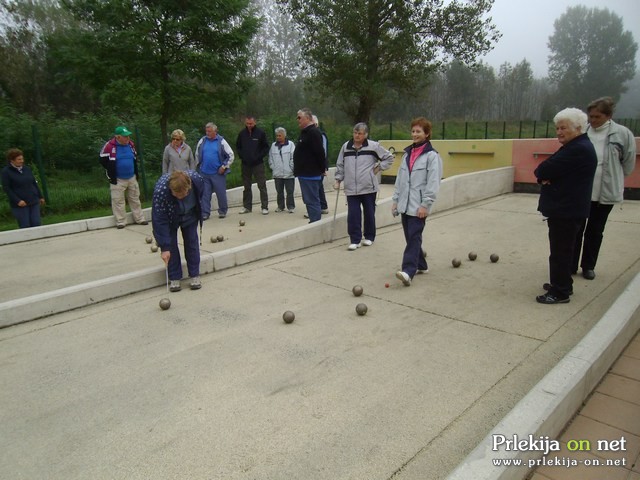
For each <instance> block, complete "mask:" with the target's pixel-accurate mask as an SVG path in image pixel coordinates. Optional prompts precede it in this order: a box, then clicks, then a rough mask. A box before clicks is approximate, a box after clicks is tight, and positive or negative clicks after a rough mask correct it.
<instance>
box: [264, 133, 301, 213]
mask: <svg viewBox="0 0 640 480" xmlns="http://www.w3.org/2000/svg"><path fill="white" fill-rule="evenodd" d="M275 133H276V141H275V142H273V144H272V145H271V149H270V150H269V167H271V176H272V177H273V183H274V185H275V187H276V194H277V195H276V201H277V203H278V208H277V209H276V212H284V207H285V199H284V192H285V190H286V192H287V210H288V211H289V213H293V212H294V210H295V208H296V203H295V200H294V199H293V190H294V188H295V185H296V179H295V177H294V176H293V152H294V151H295V149H296V146H295V145H294V144H293V142H290V141H289V140H288V139H287V131H286V130H285V129H284V128H282V127H278V128H276V130H275Z"/></svg>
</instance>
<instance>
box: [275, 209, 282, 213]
mask: <svg viewBox="0 0 640 480" xmlns="http://www.w3.org/2000/svg"><path fill="white" fill-rule="evenodd" d="M280 212H284V208H276V213H280Z"/></svg>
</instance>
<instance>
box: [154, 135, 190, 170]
mask: <svg viewBox="0 0 640 480" xmlns="http://www.w3.org/2000/svg"><path fill="white" fill-rule="evenodd" d="M186 139H187V137H186V136H185V134H184V132H183V131H182V130H180V129H177V130H174V131H173V132H171V143H169V144H168V145H167V146H166V147H165V148H164V153H163V154H162V173H163V174H165V173H173V172H175V171H177V170H180V171H183V172H184V171H186V170H195V169H196V160H195V158H194V156H193V151H192V150H191V147H190V146H189V145H187V144H186V143H185V140H186Z"/></svg>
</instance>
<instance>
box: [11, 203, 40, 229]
mask: <svg viewBox="0 0 640 480" xmlns="http://www.w3.org/2000/svg"><path fill="white" fill-rule="evenodd" d="M11 213H13V216H14V217H16V220H17V221H18V227H20V228H29V227H39V226H40V225H41V223H40V204H39V203H36V204H34V205H27V206H26V207H11Z"/></svg>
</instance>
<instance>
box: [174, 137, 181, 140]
mask: <svg viewBox="0 0 640 480" xmlns="http://www.w3.org/2000/svg"><path fill="white" fill-rule="evenodd" d="M171 140H182V139H181V138H180V137H172V138H171Z"/></svg>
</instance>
